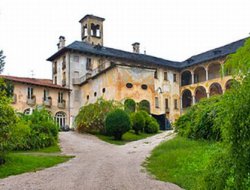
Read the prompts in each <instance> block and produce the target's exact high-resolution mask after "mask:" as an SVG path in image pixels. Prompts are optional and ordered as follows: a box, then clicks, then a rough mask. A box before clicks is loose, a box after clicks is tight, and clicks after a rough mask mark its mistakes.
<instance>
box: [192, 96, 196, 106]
mask: <svg viewBox="0 0 250 190" xmlns="http://www.w3.org/2000/svg"><path fill="white" fill-rule="evenodd" d="M192 97H193V105H194V104H195V96H192Z"/></svg>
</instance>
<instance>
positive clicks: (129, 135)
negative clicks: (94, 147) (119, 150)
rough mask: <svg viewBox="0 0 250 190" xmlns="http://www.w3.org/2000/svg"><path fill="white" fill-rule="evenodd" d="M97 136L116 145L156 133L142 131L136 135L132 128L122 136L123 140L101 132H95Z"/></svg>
mask: <svg viewBox="0 0 250 190" xmlns="http://www.w3.org/2000/svg"><path fill="white" fill-rule="evenodd" d="M94 135H95V136H97V137H98V138H99V139H101V140H103V141H105V142H108V143H111V144H115V145H124V144H126V143H128V142H132V141H137V140H141V139H145V138H147V137H151V136H153V135H155V134H147V133H140V134H139V135H136V134H135V133H134V132H133V131H132V130H131V131H128V132H126V133H125V134H124V135H123V136H122V140H114V137H110V136H106V135H102V134H100V133H95V134H94Z"/></svg>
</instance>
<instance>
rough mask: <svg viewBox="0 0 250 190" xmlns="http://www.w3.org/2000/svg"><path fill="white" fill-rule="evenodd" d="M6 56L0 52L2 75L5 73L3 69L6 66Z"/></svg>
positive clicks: (0, 71)
mask: <svg viewBox="0 0 250 190" xmlns="http://www.w3.org/2000/svg"><path fill="white" fill-rule="evenodd" d="M4 59H5V56H4V55H3V50H1V51H0V74H1V73H2V72H3V68H4V65H5V61H4Z"/></svg>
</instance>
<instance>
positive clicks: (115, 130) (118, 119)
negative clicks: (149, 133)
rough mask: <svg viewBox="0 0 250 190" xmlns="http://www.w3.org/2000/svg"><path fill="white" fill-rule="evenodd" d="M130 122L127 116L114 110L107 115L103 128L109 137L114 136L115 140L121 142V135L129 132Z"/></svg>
mask: <svg viewBox="0 0 250 190" xmlns="http://www.w3.org/2000/svg"><path fill="white" fill-rule="evenodd" d="M130 127H131V122H130V119H129V116H128V114H127V113H126V112H125V111H123V110H121V109H116V110H114V111H112V112H110V113H109V114H108V115H107V118H106V120H105V128H106V130H107V133H108V134H109V135H112V136H114V138H115V140H121V139H122V135H123V134H124V133H126V132H127V131H129V130H130Z"/></svg>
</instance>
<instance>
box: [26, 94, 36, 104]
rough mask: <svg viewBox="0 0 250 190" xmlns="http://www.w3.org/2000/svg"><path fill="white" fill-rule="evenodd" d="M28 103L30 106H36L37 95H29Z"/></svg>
mask: <svg viewBox="0 0 250 190" xmlns="http://www.w3.org/2000/svg"><path fill="white" fill-rule="evenodd" d="M27 104H28V105H30V106H34V105H35V104H36V97H35V96H32V97H31V98H28V97H27Z"/></svg>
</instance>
